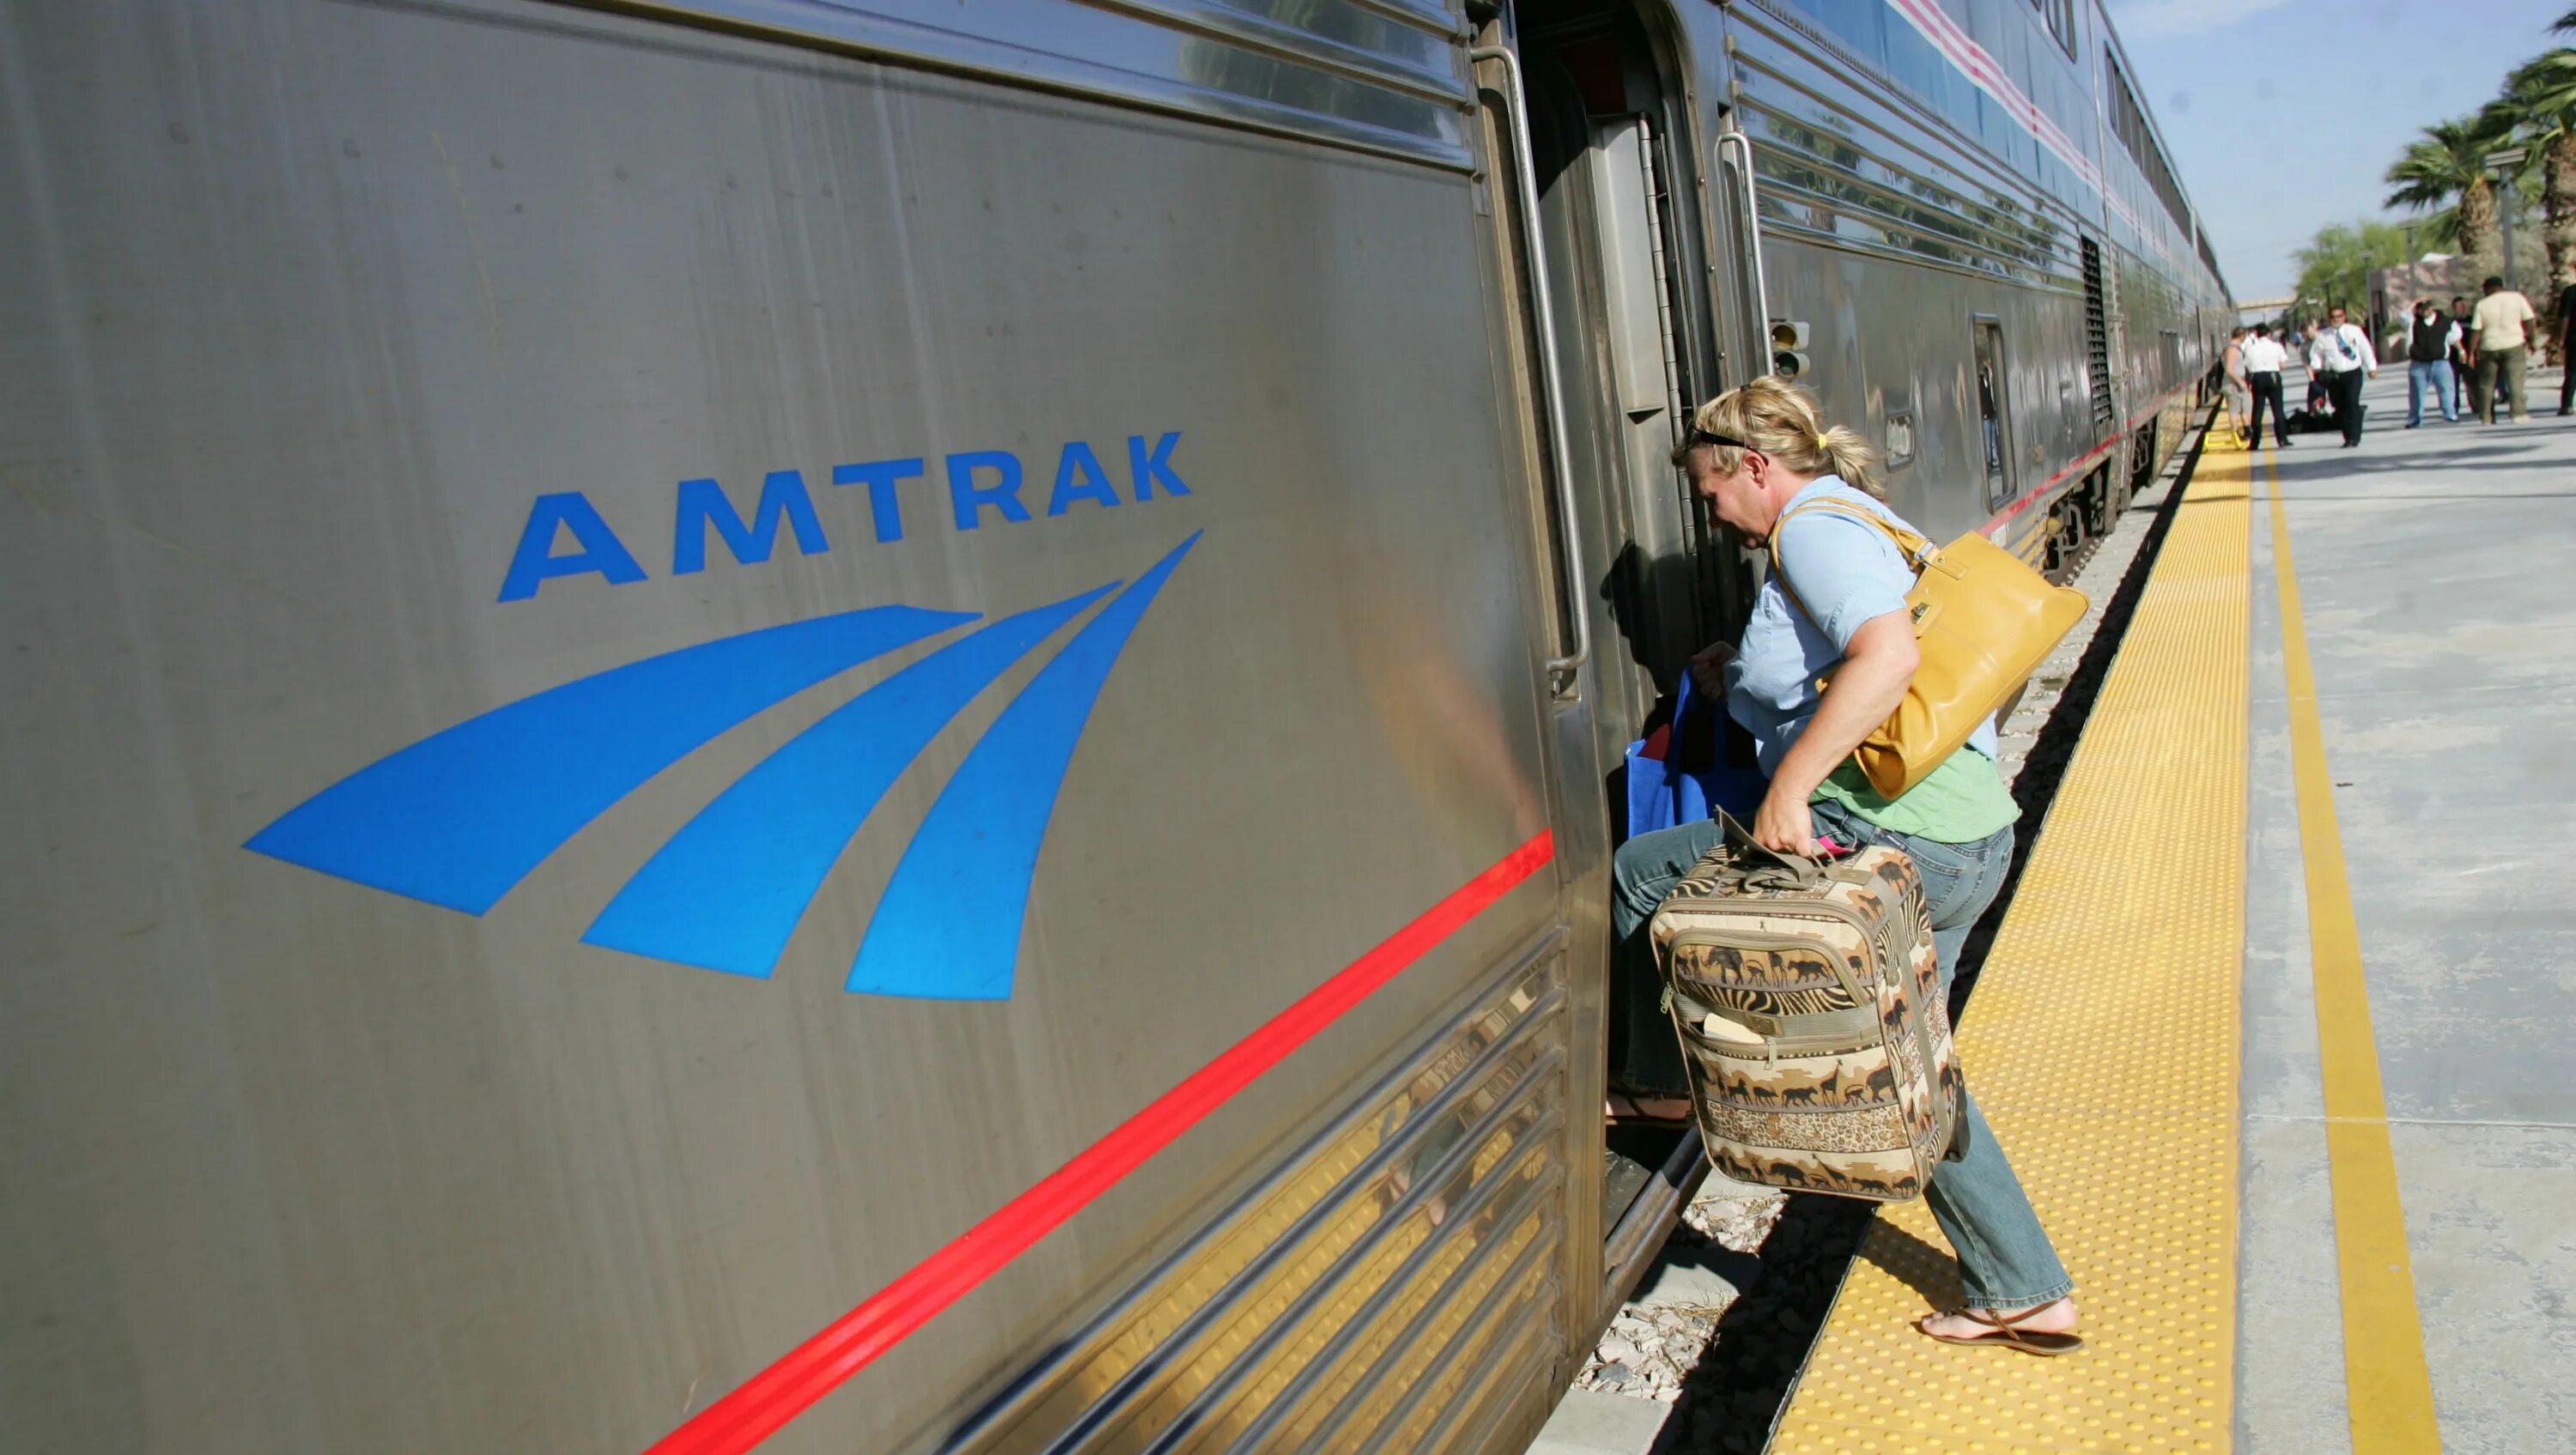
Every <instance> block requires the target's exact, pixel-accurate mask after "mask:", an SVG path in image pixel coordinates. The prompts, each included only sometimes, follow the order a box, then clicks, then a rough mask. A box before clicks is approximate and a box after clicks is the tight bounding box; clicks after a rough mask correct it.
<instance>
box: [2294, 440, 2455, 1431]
mask: <svg viewBox="0 0 2576 1455" xmlns="http://www.w3.org/2000/svg"><path fill="white" fill-rule="evenodd" d="M2263 463H2264V469H2265V472H2266V474H2267V476H2268V483H2269V485H2270V489H2269V490H2268V492H2267V493H2268V494H2269V495H2270V497H2271V502H2272V571H2273V575H2274V577H2275V578H2276V579H2277V580H2278V581H2279V583H2280V595H2281V665H2282V672H2283V675H2284V676H2285V677H2286V678H2287V679H2288V686H2289V697H2290V767H2291V775H2292V778H2293V780H2294V781H2295V782H2296V784H2297V789H2298V803H2299V854H2300V857H2301V858H2302V859H2303V860H2304V861H2305V862H2306V866H2307V876H2308V960H2309V964H2310V965H2311V966H2312V967H2313V970H2312V973H2313V974H2314V976H2315V978H2316V991H2317V1048H2318V1051H2319V1060H2320V1066H2321V1069H2322V1071H2323V1079H2324V1082H2325V1106H2326V1157H2327V1162H2328V1167H2329V1172H2330V1176H2331V1180H2332V1182H2333V1187H2334V1226H2335V1260H2336V1262H2337V1264H2338V1265H2339V1268H2340V1272H2341V1275H2342V1282H2343V1366H2344V1385H2345V1389H2346V1391H2347V1394H2348V1397H2349V1399H2350V1403H2351V1407H2352V1449H2353V1455H2424V1452H2431V1451H2438V1450H2440V1449H2441V1448H2442V1435H2441V1430H2440V1428H2439V1427H2438V1426H2437V1425H2436V1424H2435V1423H2434V1416H2433V1377H2432V1374H2431V1371H2429V1370H2428V1369H2427V1368H2426V1367H2425V1364H2424V1321H2423V1314H2422V1313H2421V1311H2420V1310H2419V1309H2418V1308H2417V1306H2416V1303H2415V1268H2414V1260H2413V1258H2412V1257H2411V1256H2410V1255H2409V1253H2408V1252H2407V1248H2406V1210H2405V1208H2404V1207H2403V1206H2402V1205H2401V1204H2400V1202H2399V1200H2398V1195H2397V1158H2396V1154H2395V1153H2394V1151H2392V1150H2391V1148H2390V1146H2389V1142H2388V1102H2387V1098H2386V1096H2385V1095H2384V1094H2383V1093H2382V1091H2381V1088H2380V1084H2379V1039H2378V1037H2377V1036H2376V1035H2375V1034H2374V1033H2373V1032H2372V1029H2371V1023H2370V987H2369V985H2368V984H2366V983H2365V982H2364V980H2363V977H2362V968H2361V930H2360V927H2359V926H2358V925H2356V924H2355V923H2354V921H2353V913H2352V885H2351V882H2350V881H2349V879H2348V878H2347V877H2346V874H2345V870H2344V861H2343V831H2342V829H2341V827H2340V826H2339V825H2338V824H2337V822H2336V819H2335V804H2334V779H2333V777H2332V775H2331V774H2329V773H2328V772H2327V769H2326V740H2325V732H2324V729H2323V728H2322V727H2320V726H2319V725H2318V721H2317V679H2316V672H2315V669H2314V667H2313V665H2312V664H2311V663H2310V661H2309V659H2308V629H2307V622H2306V618H2305V617H2304V615H2303V614H2302V613H2301V611H2300V608H2299V575H2298V571H2297V569H2296V567H2295V566H2294V565H2293V564H2292V560H2291V554H2290V512H2289V509H2288V507H2287V506H2286V505H2285V504H2283V502H2282V499H2281V473H2280V467H2279V462H2278V460H2277V459H2276V458H2275V457H2274V455H2273V453H2272V452H2271V451H2269V450H2266V451H2264V453H2263Z"/></svg>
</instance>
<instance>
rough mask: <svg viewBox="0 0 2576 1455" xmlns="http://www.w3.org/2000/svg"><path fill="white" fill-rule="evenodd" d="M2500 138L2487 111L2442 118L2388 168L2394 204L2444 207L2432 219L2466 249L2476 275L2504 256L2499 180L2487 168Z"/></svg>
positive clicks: (2446, 237) (2442, 236)
mask: <svg viewBox="0 0 2576 1455" xmlns="http://www.w3.org/2000/svg"><path fill="white" fill-rule="evenodd" d="M2496 141H2497V132H2496V131H2495V130H2494V129H2493V126H2492V118H2490V117H2488V116H2486V115H2485V114H2483V113H2481V114H2480V115H2477V116H2467V117H2461V118H2459V119H2458V120H2455V121H2443V122H2436V123H2435V124H2433V125H2431V126H2428V127H2426V128H2424V134H2423V135H2422V136H2420V137H2418V138H2416V139H2415V140H2414V141H2412V142H2409V143H2407V145H2406V150H2405V152H2404V153H2403V154H2402V155H2400V156H2399V157H2398V159H2397V161H2396V162H2395V164H2393V165H2392V166H2390V167H2389V169H2388V176H2387V181H2388V184H2389V188H2390V191H2389V193H2388V205H2389V206H2391V207H2412V208H2419V209H2420V208H2442V209H2444V211H2442V212H2437V213H2435V214H2434V215H2433V217H2432V219H2431V221H2432V224H2433V230H2434V237H2435V239H2436V240H2437V241H2443V242H2449V243H2453V244H2455V245H2456V246H2457V247H2458V248H2459V250H2460V251H2461V252H2463V253H2466V254H2467V255H2468V256H2469V258H2470V259H2471V263H2472V265H2471V268H2470V272H2471V273H2472V275H2475V274H2479V273H2483V272H2487V271H2492V270H2493V269H2494V267H2495V266H2496V263H2497V260H2498V259H2500V258H2501V257H2502V256H2503V250H2502V249H2501V247H2500V246H2499V245H2498V243H2497V240H2496V201H2495V184H2494V183H2493V182H2490V181H2489V180H2487V171H2486V164H2487V153H2488V152H2489V151H2491V150H2493V149H2494V147H2495V144H2496Z"/></svg>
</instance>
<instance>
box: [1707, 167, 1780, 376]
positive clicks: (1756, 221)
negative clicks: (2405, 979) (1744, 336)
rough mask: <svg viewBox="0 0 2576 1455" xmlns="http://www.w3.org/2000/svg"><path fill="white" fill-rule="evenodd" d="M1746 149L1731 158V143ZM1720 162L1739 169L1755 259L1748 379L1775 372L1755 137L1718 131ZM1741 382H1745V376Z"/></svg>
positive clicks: (1749, 248) (1748, 248) (1747, 238)
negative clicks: (1755, 192)
mask: <svg viewBox="0 0 2576 1455" xmlns="http://www.w3.org/2000/svg"><path fill="white" fill-rule="evenodd" d="M1729 142H1733V143H1734V144H1735V145H1737V146H1739V147H1742V148H1743V149H1744V159H1743V161H1742V162H1740V163H1731V162H1729V161H1728V159H1727V157H1728V153H1727V143H1729ZM1717 164H1718V165H1719V166H1721V167H1725V168H1727V169H1728V170H1730V171H1732V172H1734V173H1736V175H1737V176H1738V178H1739V179H1740V182H1739V184H1738V186H1737V187H1736V189H1735V190H1736V196H1737V197H1738V198H1739V199H1740V202H1739V205H1740V207H1741V209H1742V216H1741V218H1740V219H1739V220H1740V221H1741V222H1742V223H1743V225H1744V251H1745V253H1746V254H1747V255H1748V256H1750V257H1751V258H1752V259H1753V298H1752V300H1751V301H1752V304H1753V319H1752V323H1753V345H1754V347H1753V359H1752V367H1751V368H1750V369H1748V370H1747V371H1746V373H1745V376H1744V377H1745V378H1746V379H1751V378H1754V377H1757V376H1759V375H1763V374H1768V373H1770V372H1771V282H1770V279H1768V278H1766V277H1765V276H1763V272H1762V208H1761V205H1760V204H1759V203H1757V202H1756V201H1755V200H1754V197H1753V138H1751V137H1749V136H1746V135H1745V134H1744V132H1743V130H1742V129H1741V128H1739V127H1736V126H1734V125H1732V124H1730V125H1729V126H1728V128H1727V129H1726V130H1724V131H1721V132H1719V133H1718V134H1717ZM1737 382H1739V383H1741V382H1742V380H1738V381H1737Z"/></svg>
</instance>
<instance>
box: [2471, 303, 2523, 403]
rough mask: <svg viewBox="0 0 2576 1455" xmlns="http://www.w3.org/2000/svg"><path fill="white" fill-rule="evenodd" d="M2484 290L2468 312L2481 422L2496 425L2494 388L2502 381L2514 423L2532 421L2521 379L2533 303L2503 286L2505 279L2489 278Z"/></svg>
mask: <svg viewBox="0 0 2576 1455" xmlns="http://www.w3.org/2000/svg"><path fill="white" fill-rule="evenodd" d="M2483 286H2484V289H2485V293H2486V296H2485V297H2483V298H2480V299H2479V300H2478V306H2477V307H2476V308H2474V309H2471V310H2470V311H2469V335H2470V338H2471V341H2472V347H2474V348H2475V349H2476V350H2477V351H2478V352H2477V360H2478V381H2477V386H2476V391H2475V392H2476V396H2477V401H2478V422H2479V423H2480V424H2493V423H2495V407H2496V388H2495V386H2496V381H2497V380H2498V379H2499V378H2500V379H2502V380H2503V381H2504V387H2505V396H2506V398H2507V399H2509V400H2510V401H2512V405H2513V418H2514V422H2515V423H2517V424H2519V423H2521V422H2522V421H2523V420H2526V419H2529V418H2530V417H2531V411H2530V409H2529V408H2528V407H2527V406H2526V405H2525V404H2524V403H2523V397H2522V377H2523V369H2524V367H2525V363H2526V359H2527V355H2528V350H2529V346H2530V344H2531V338H2532V335H2533V333H2534V332H2535V331H2536V330H2535V329H2534V328H2533V327H2532V320H2533V318H2534V317H2535V316H2536V315H2534V314H2533V313H2532V311H2531V300H2530V299H2528V298H2525V297H2523V296H2522V295H2521V294H2520V293H2518V292H2516V291H2514V290H2513V289H2511V288H2508V287H2506V286H2504V280H2503V279H2502V278H2489V279H2487V281H2486V283H2485V284H2484V285H2483Z"/></svg>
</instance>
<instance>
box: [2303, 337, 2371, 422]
mask: <svg viewBox="0 0 2576 1455" xmlns="http://www.w3.org/2000/svg"><path fill="white" fill-rule="evenodd" d="M2308 368H2309V369H2310V370H2311V371H2313V372H2314V373H2315V374H2316V376H2317V377H2318V378H2320V379H2323V380H2324V381H2325V385H2326V396H2327V397H2328V398H2330V399H2332V400H2333V401H2334V412H2335V421H2336V422H2337V423H2339V424H2341V425H2342V426H2343V442H2344V447H2345V448H2347V449H2349V448H2351V447H2352V446H2354V445H2357V444H2360V443H2361V381H2362V380H2364V379H2366V378H2377V377H2378V375H2379V354H2378V352H2377V351H2376V350H2374V349H2372V348H2371V346H2370V331H2369V330H2367V329H2363V328H2357V327H2355V326H2354V325H2353V324H2352V323H2351V321H2350V320H2348V319H2347V318H2346V317H2345V316H2344V311H2343V310H2342V309H2341V308H2329V309H2327V310H2326V326H2325V327H2324V328H2321V329H2319V330H2317V336H2316V337H2315V338H2314V339H2312V340H2310V341H2309V343H2308Z"/></svg>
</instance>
